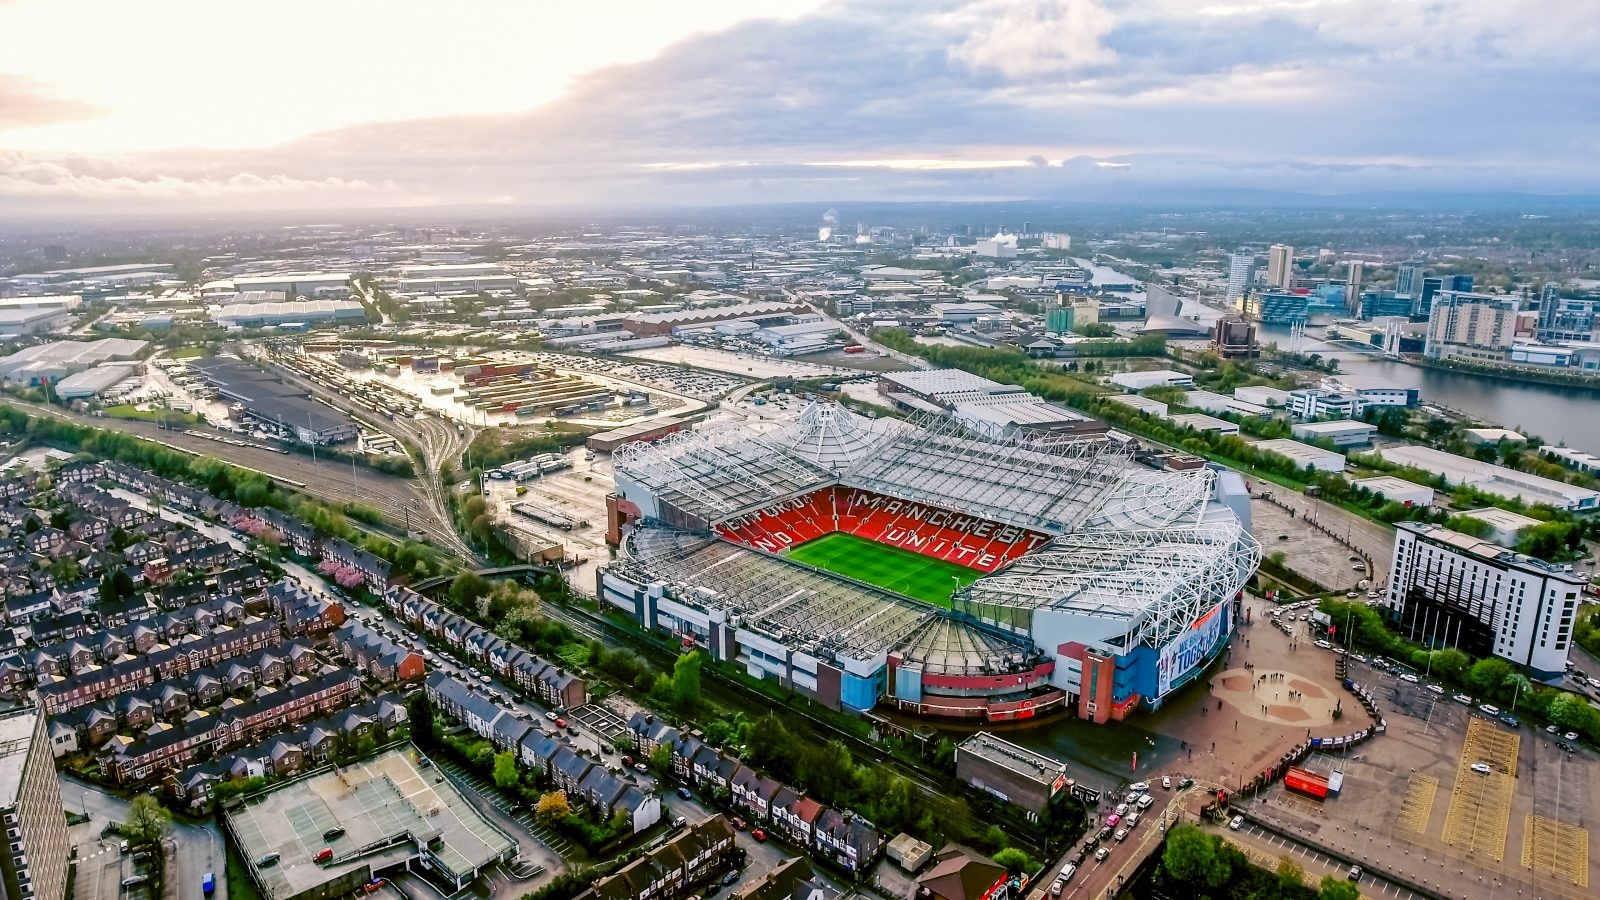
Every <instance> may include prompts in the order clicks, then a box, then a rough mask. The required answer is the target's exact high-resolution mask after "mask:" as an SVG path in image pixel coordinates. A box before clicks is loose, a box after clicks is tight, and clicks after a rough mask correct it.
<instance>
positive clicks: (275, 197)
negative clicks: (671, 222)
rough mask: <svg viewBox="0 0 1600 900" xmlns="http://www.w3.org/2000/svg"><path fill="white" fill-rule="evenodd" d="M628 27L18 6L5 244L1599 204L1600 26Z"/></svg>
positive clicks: (1009, 2) (1363, 21)
mask: <svg viewBox="0 0 1600 900" xmlns="http://www.w3.org/2000/svg"><path fill="white" fill-rule="evenodd" d="M606 11H607V12H606V14H604V15H597V14H595V13H594V12H593V11H591V10H580V9H579V8H577V7H572V6H570V5H569V6H557V5H546V4H526V3H509V2H465V3H461V4H455V5H452V6H449V7H439V6H438V5H436V4H427V5H424V4H421V3H411V2H397V3H390V4H384V5H383V6H381V7H372V6H368V5H364V4H363V5H354V4H337V3H335V4H328V3H319V4H312V3H307V2H300V0H286V2H282V3H275V4H272V5H271V6H262V7H245V6H242V5H237V4H225V5H220V4H209V3H200V2H191V0H176V2H171V3H161V4H147V3H135V2H123V3H113V2H92V0H90V2H82V3H59V2H54V3H52V2H43V0H11V2H0V30H3V31H4V32H5V33H7V34H8V35H11V36H13V40H12V41H10V42H8V52H7V54H6V57H5V58H4V59H0V213H4V212H7V211H10V212H45V211H57V212H59V211H73V210H82V211H110V212H117V211H130V212H133V211H163V210H227V211H238V210H252V209H260V210H267V209H294V208H307V209H310V208H357V207H427V206H434V205H498V206H506V207H522V206H526V207H546V206H572V205H582V204H586V203H594V204H617V203H659V204H665V205H715V204H731V203H762V202H795V201H803V200H817V199H839V200H882V201H910V200H941V201H1006V200H1021V199H1033V198H1040V199H1045V198H1056V199H1071V198H1074V197H1085V196H1094V197H1105V196H1115V195H1116V194H1117V193H1118V192H1119V191H1130V192H1144V193H1149V192H1159V191H1162V190H1166V189H1172V190H1194V189H1206V190H1256V191H1269V192H1307V193H1342V192H1352V193H1361V192H1383V191H1405V192H1415V191H1424V192H1426V191H1441V192H1457V191H1495V192H1518V191H1522V192H1532V193H1549V194H1594V193H1600V167H1597V166H1595V165H1594V162H1593V160H1594V159H1595V158H1596V155H1597V153H1596V148H1597V147H1600V123H1596V122H1595V120H1594V118H1593V116H1592V114H1591V112H1592V111H1591V110H1589V109H1588V102H1587V101H1588V98H1590V97H1593V96H1595V95H1596V90H1595V88H1596V87H1597V82H1600V62H1597V61H1596V60H1595V59H1594V57H1593V55H1592V54H1591V53H1590V52H1589V51H1588V48H1589V47H1590V46H1592V45H1593V44H1594V43H1595V42H1596V40H1597V39H1600V11H1596V10H1595V9H1593V8H1592V7H1588V6H1586V5H1585V4H1550V3H1543V2H1537V0H1508V2H1502V3H1496V4H1490V3H1485V2H1481V0H1430V2H1411V0H1387V2H1386V0H1267V2H1259V0H1202V3H1200V4H1193V3H1188V2H1184V0H1127V2H1116V0H968V2H961V0H947V2H902V0H888V2H879V3H870V4H846V3H842V2H823V0H804V2H779V0H756V2H749V0H745V2H737V3H735V2H731V0H717V2H694V3H682V4H657V3H647V2H620V3H613V4H609V5H607V7H606ZM89 23H93V26H92V27H90V25H89ZM69 36H70V37H69ZM63 48H65V49H63Z"/></svg>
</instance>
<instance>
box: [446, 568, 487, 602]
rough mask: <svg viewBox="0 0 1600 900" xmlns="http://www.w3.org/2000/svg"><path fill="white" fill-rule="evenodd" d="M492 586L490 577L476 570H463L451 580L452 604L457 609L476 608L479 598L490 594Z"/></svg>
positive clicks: (450, 594) (450, 593)
mask: <svg viewBox="0 0 1600 900" xmlns="http://www.w3.org/2000/svg"><path fill="white" fill-rule="evenodd" d="M491 587H492V586H491V585H490V584H489V579H487V578H484V577H483V576H482V575H478V574H477V573H475V572H462V573H461V574H460V575H457V576H456V577H455V578H454V579H452V580H451V582H450V592H449V597H450V605H451V606H452V607H454V608H456V609H464V610H476V609H477V604H478V598H479V597H482V596H484V595H485V594H488V593H489V591H490V588H491Z"/></svg>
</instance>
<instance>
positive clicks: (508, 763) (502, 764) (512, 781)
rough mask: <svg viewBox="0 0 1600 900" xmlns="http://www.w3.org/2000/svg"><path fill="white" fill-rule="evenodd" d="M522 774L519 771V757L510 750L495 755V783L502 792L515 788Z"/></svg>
mask: <svg viewBox="0 0 1600 900" xmlns="http://www.w3.org/2000/svg"><path fill="white" fill-rule="evenodd" d="M521 777H522V773H521V772H520V771H518V770H517V755H516V754H515V753H512V752H511V751H510V750H506V751H504V752H502V753H496V754H495V755H494V783H495V784H496V785H498V786H499V787H500V788H501V789H502V790H504V789H507V788H511V787H515V786H516V783H517V780H518V779H519V778H521Z"/></svg>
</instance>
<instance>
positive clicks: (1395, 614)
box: [1384, 522, 1584, 679]
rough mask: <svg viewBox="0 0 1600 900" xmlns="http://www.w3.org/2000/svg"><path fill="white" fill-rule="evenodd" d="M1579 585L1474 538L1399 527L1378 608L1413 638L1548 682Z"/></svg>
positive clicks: (1573, 577)
mask: <svg viewBox="0 0 1600 900" xmlns="http://www.w3.org/2000/svg"><path fill="white" fill-rule="evenodd" d="M1583 584H1584V578H1583V577H1582V576H1581V575H1577V574H1572V573H1568V572H1563V571H1561V570H1560V569H1559V568H1558V567H1556V566H1553V565H1550V564H1549V563H1546V562H1543V561H1541V560H1537V559H1533V558H1531V557H1528V556H1524V555H1522V554H1520V553H1514V552H1512V551H1510V550H1507V549H1506V548H1504V547H1501V546H1499V545H1497V544H1492V543H1490V542H1488V541H1485V540H1483V539H1481V538H1475V537H1472V536H1470V535H1466V534H1462V533H1460V532H1458V531H1451V530H1450V529H1448V528H1444V527H1442V526H1439V525H1432V524H1423V523H1416V522H1401V523H1399V524H1398V525H1397V526H1396V531H1395V536H1394V562H1393V569H1392V570H1391V571H1390V574H1389V590H1388V595H1387V597H1386V598H1385V600H1384V605H1385V606H1386V607H1387V609H1388V613H1389V615H1390V617H1391V618H1392V619H1394V620H1395V621H1396V622H1397V623H1398V624H1399V630H1400V633H1401V634H1404V635H1405V636H1406V637H1408V638H1410V639H1412V640H1414V641H1419V642H1421V643H1423V644H1426V645H1428V646H1432V647H1455V648H1458V649H1460V650H1462V651H1463V652H1465V653H1466V654H1467V655H1469V656H1474V657H1488V656H1490V655H1494V656H1498V657H1500V658H1501V659H1505V660H1509V661H1511V662H1513V663H1516V664H1517V665H1519V666H1524V667H1526V668H1527V669H1528V670H1529V671H1530V672H1531V673H1532V674H1533V675H1534V676H1535V677H1537V678H1540V679H1549V678H1556V677H1560V676H1561V675H1564V674H1565V673H1566V662H1567V652H1568V649H1569V648H1570V647H1571V644H1572V628H1573V620H1574V619H1575V618H1576V617H1577V611H1578V595H1579V594H1580V593H1581V592H1582V590H1583Z"/></svg>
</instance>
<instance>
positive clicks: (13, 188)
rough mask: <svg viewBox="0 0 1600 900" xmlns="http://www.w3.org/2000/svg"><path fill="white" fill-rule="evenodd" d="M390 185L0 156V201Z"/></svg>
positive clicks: (328, 195) (376, 189)
mask: <svg viewBox="0 0 1600 900" xmlns="http://www.w3.org/2000/svg"><path fill="white" fill-rule="evenodd" d="M395 191H396V188H395V185H393V184H392V183H391V184H372V183H369V182H366V181H361V180H347V179H343V178H333V177H330V178H323V179H316V180H307V179H300V178H293V177H289V176H286V175H265V176H263V175H257V174H254V173H251V172H236V173H234V174H231V175H228V176H226V177H222V178H207V177H184V176H176V175H170V174H159V173H143V172H139V171H136V170H133V169H127V170H118V167H116V166H115V165H113V164H110V163H108V162H107V161H104V160H62V159H37V158H33V157H29V156H25V155H23V154H18V153H0V197H6V198H29V197H54V198H63V199H76V200H137V201H152V200H154V201H175V200H177V201H208V200H223V199H240V198H243V199H259V198H261V197H263V196H266V195H286V196H291V197H292V198H294V199H299V200H309V199H313V198H321V199H324V200H336V199H338V198H346V199H348V198H350V197H351V196H353V195H369V196H370V195H375V194H382V193H386V192H387V193H394V192H395Z"/></svg>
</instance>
